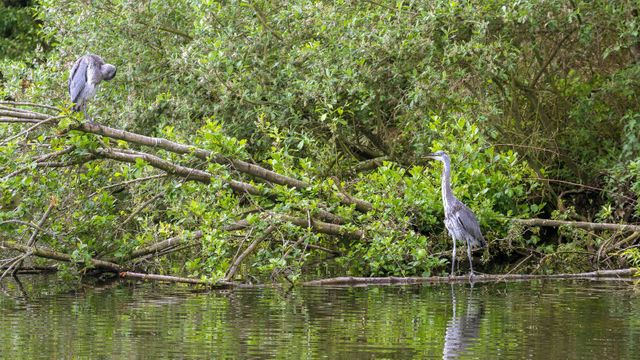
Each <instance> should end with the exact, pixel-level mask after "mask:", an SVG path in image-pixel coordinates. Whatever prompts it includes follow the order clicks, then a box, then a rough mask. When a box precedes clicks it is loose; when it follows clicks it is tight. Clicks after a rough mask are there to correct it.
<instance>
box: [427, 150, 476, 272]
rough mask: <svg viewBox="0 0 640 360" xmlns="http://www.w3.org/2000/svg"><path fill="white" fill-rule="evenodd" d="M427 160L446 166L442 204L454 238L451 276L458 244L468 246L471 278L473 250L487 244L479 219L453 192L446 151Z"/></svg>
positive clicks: (437, 153) (448, 229)
mask: <svg viewBox="0 0 640 360" xmlns="http://www.w3.org/2000/svg"><path fill="white" fill-rule="evenodd" d="M427 158H429V159H433V160H439V161H441V162H442V164H443V165H444V169H443V170H442V177H441V187H442V203H443V205H444V226H445V227H446V228H447V232H448V233H449V236H451V237H452V238H453V254H452V255H451V275H453V274H454V269H455V263H456V242H457V241H460V242H463V243H466V244H467V256H468V257H469V268H470V269H471V272H470V274H469V275H470V276H473V275H474V274H473V264H472V261H471V260H472V259H471V248H472V247H473V248H475V247H480V248H482V247H484V246H485V245H486V244H487V243H486V241H485V240H484V236H482V232H481V231H480V224H479V223H478V219H476V216H475V215H474V214H473V212H472V211H471V209H469V208H468V207H467V206H466V205H465V204H463V203H462V202H461V201H460V200H458V199H457V198H456V197H455V196H454V195H453V192H452V191H451V159H449V155H447V153H446V152H444V151H437V152H435V153H431V154H429V155H427Z"/></svg>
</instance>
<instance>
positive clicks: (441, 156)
mask: <svg viewBox="0 0 640 360" xmlns="http://www.w3.org/2000/svg"><path fill="white" fill-rule="evenodd" d="M426 158H427V159H432V160H438V161H442V162H446V163H448V162H450V161H451V160H450V159H449V155H448V154H447V153H446V152H444V151H442V150H440V151H436V152H434V153H431V154H428V155H427V156H426Z"/></svg>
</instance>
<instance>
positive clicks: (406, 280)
mask: <svg viewBox="0 0 640 360" xmlns="http://www.w3.org/2000/svg"><path fill="white" fill-rule="evenodd" d="M636 273H638V269H636V268H629V269H619V270H598V271H591V272H585V273H577V274H552V275H529V274H503V275H500V274H495V275H493V274H484V275H476V276H474V277H473V278H469V276H431V277H393V276H392V277H336V278H330V279H320V280H312V281H307V282H305V283H303V284H302V285H307V286H354V285H403V284H404V285H408V284H425V283H443V282H466V281H471V282H500V281H518V280H536V279H540V280H543V279H612V278H625V277H630V276H633V275H635V274H636Z"/></svg>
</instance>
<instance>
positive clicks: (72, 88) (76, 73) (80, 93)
mask: <svg viewBox="0 0 640 360" xmlns="http://www.w3.org/2000/svg"><path fill="white" fill-rule="evenodd" d="M114 76H116V67H115V66H113V65H111V64H107V63H105V62H104V60H102V58H101V57H100V56H98V55H93V54H89V55H85V56H82V57H80V58H79V59H78V60H77V61H76V63H75V64H73V68H71V74H70V75H69V95H71V101H73V103H74V104H75V105H73V110H75V111H79V110H80V109H82V112H83V113H84V116H85V117H86V118H89V116H88V115H87V101H88V100H89V99H91V98H93V96H94V95H95V94H96V87H97V86H98V84H99V83H100V82H101V81H102V80H106V81H109V80H111V79H113V77H114ZM89 121H92V120H91V118H89Z"/></svg>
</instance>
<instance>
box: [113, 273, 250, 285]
mask: <svg viewBox="0 0 640 360" xmlns="http://www.w3.org/2000/svg"><path fill="white" fill-rule="evenodd" d="M118 275H119V276H120V278H122V279H139V280H147V281H163V282H172V283H181V284H191V285H204V286H207V287H216V288H229V287H235V286H237V285H238V284H236V283H234V282H231V281H216V282H213V281H207V280H201V279H192V278H185V277H179V276H169V275H157V274H142V273H135V272H131V271H123V272H120V273H119V274H118Z"/></svg>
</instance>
